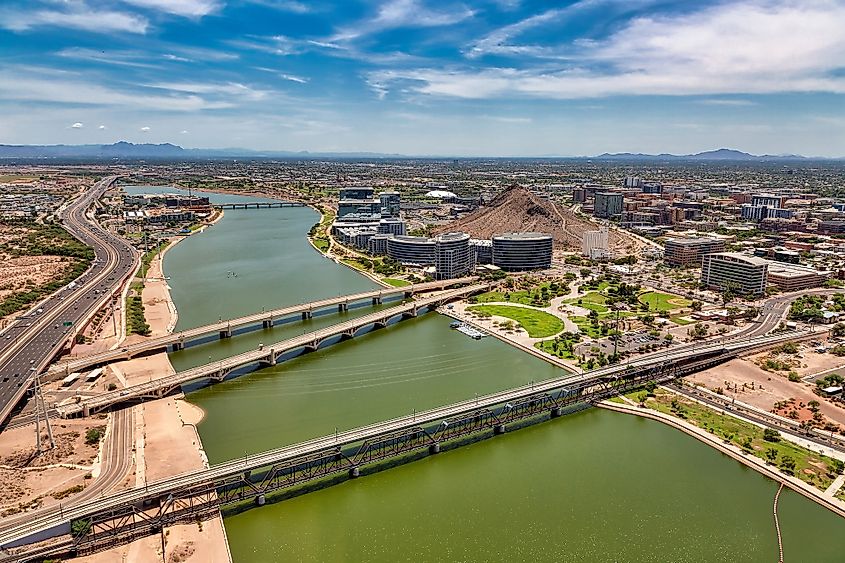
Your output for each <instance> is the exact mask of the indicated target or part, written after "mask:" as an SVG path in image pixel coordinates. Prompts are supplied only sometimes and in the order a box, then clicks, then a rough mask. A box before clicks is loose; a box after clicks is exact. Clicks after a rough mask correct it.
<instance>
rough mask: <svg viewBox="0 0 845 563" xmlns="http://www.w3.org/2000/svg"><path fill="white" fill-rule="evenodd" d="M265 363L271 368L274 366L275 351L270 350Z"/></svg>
mask: <svg viewBox="0 0 845 563" xmlns="http://www.w3.org/2000/svg"><path fill="white" fill-rule="evenodd" d="M267 363H268V364H269V365H271V366H274V365H276V351H275V350H274V349H272V348H270V355H269V356H268V357H267Z"/></svg>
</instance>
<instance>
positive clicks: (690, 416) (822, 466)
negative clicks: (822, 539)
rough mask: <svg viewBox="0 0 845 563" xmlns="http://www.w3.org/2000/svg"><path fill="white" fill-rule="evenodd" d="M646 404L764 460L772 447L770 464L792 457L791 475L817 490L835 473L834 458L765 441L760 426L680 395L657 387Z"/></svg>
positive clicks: (784, 444)
mask: <svg viewBox="0 0 845 563" xmlns="http://www.w3.org/2000/svg"><path fill="white" fill-rule="evenodd" d="M672 399H676V400H677V403H676V404H677V407H678V408H673V406H672ZM635 400H636V399H635ZM646 406H647V407H649V408H651V409H654V410H656V411H659V412H662V413H666V414H670V415H673V416H680V417H681V418H685V419H686V420H688V421H689V422H691V423H693V424H695V425H696V426H698V427H699V428H703V429H704V430H707V431H709V432H710V433H711V434H714V435H715V436H718V437H719V438H721V439H723V440H724V441H726V442H731V443H733V444H734V445H736V446H739V447H741V448H743V449H744V450H745V451H746V452H747V453H748V454H750V455H754V456H756V457H759V458H760V459H764V460H765V459H766V455H765V454H766V451H767V450H769V449H774V450H776V451H777V457H776V458H775V462H774V465H779V464H780V461H781V459H783V457H784V456H789V457H791V458H792V459H794V460H795V470H794V473H795V476H796V477H798V478H799V479H801V480H803V481H806V482H807V483H809V484H811V485H813V486H815V487H818V488H819V489H821V490H824V489H826V488H827V487H828V486H829V485H830V484H831V483H832V482H833V479H834V478H835V477H836V470H835V469H834V460H832V459H831V458H829V457H826V456H823V455H821V454H818V453H815V452H812V451H810V450H808V449H806V448H801V447H799V446H796V445H795V444H793V443H791V442H787V441H786V440H784V439H782V438H781V440H780V441H778V442H767V441H765V440H763V430H762V429H761V428H758V427H757V426H754V425H753V424H750V423H748V422H745V421H742V420H739V419H738V418H734V417H732V416H729V415H723V414H719V413H717V412H716V411H714V410H712V409H710V408H708V407H705V406H703V405H701V404H699V403H696V402H694V401H691V400H689V399H686V398H684V397H679V396H678V395H675V394H673V393H666V392H663V391H658V392H657V396H656V397H655V398H654V399H649V400H648V402H647V403H646ZM749 440H750V442H749Z"/></svg>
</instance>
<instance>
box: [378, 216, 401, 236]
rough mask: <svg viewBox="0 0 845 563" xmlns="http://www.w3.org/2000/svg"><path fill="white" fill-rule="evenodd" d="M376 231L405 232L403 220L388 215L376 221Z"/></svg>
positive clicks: (383, 232) (393, 233)
mask: <svg viewBox="0 0 845 563" xmlns="http://www.w3.org/2000/svg"><path fill="white" fill-rule="evenodd" d="M378 232H379V233H382V234H391V235H404V234H407V227H406V225H405V221H403V220H401V219H397V218H395V217H388V218H386V219H382V220H380V221H379V222H378Z"/></svg>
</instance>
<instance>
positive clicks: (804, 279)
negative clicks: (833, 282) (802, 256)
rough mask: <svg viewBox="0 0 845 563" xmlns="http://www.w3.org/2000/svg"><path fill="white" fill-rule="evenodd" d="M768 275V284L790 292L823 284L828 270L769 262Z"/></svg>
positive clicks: (828, 274) (827, 276)
mask: <svg viewBox="0 0 845 563" xmlns="http://www.w3.org/2000/svg"><path fill="white" fill-rule="evenodd" d="M768 276H769V284H770V285H773V286H775V287H777V288H778V289H780V290H781V291H785V292H790V291H798V290H801V289H810V288H811V287H819V286H821V285H824V282H825V281H827V279H828V278H829V277H830V272H820V271H818V270H814V269H813V268H808V267H806V266H798V265H796V264H785V263H782V262H770V263H769V274H768Z"/></svg>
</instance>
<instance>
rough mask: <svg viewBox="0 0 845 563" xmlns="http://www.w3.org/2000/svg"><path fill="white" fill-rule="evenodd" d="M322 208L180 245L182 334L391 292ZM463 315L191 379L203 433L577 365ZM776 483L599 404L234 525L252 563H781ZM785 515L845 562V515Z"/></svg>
mask: <svg viewBox="0 0 845 563" xmlns="http://www.w3.org/2000/svg"><path fill="white" fill-rule="evenodd" d="M167 190H170V191H172V189H170V188H168V189H167ZM136 191H138V190H136ZM140 191H150V190H149V189H147V188H144V189H141V190H140ZM212 197H213V199H214V200H216V201H222V200H226V201H237V200H240V201H243V200H245V199H248V200H254V199H255V198H239V197H238V196H212ZM316 219H317V215H316V214H315V213H314V212H313V211H312V210H310V209H307V208H296V209H272V210H231V211H230V210H227V211H226V215H225V217H224V219H223V220H222V221H220V222H219V223H218V224H217V225H215V226H213V227H212V228H210V229H208V230H207V231H206V232H204V233H203V234H201V235H193V236H191V237H190V238H189V239H188V240H186V241H184V242H182V243H181V244H179V245H177V246H176V247H174V248H173V249H172V250H171V251H170V252H168V253H167V255H166V257H165V260H164V267H165V274H166V275H167V276H169V277H170V278H171V280H170V285H171V287H172V294H173V298H174V301H175V303H176V307H177V309H178V311H179V315H180V317H179V325H178V327H177V330H178V329H179V328H187V327H190V326H196V325H199V324H203V323H206V322H210V321H215V320H217V319H218V318H221V317H222V318H227V317H231V316H237V315H242V314H246V313H251V312H255V311H257V310H260V309H261V308H262V307H279V306H284V305H290V304H294V303H299V302H304V301H310V300H314V299H319V298H324V297H329V296H333V295H338V294H341V293H351V292H356V291H363V290H366V289H369V288H371V287H373V284H372V282H371V281H369V280H367V279H366V278H364V277H362V276H359V275H358V274H356V273H355V272H352V271H350V270H349V269H348V268H346V267H344V266H340V265H337V264H335V263H333V262H332V261H330V260H327V259H326V258H324V257H322V256H320V255H319V254H318V253H317V252H316V251H315V250H313V249H312V248H311V247H310V245H308V243H307V240H306V239H305V233H306V232H307V231H308V229H309V228H310V226H311V225H312V224H313V223H314V222H315V221H316ZM229 272H236V273H237V274H238V275H237V276H236V277H234V276H232V275H231V274H229ZM385 306H389V304H388V305H385ZM371 310H372V309H371V308H370V307H368V306H367V307H362V308H359V309H355V310H352V311H350V313H349V315H356V314H364V313H366V312H368V311H371ZM337 320H338V315H336V314H332V315H325V316H322V317H318V318H315V319H314V320H313V321H309V323H300V322H292V323H288V324H286V325H284V326H281V327H277V328H274V329H273V330H271V331H256V332H255V333H250V334H249V335H244V336H237V337H235V338H233V339H231V340H227V341H220V342H217V341H215V342H211V343H208V344H205V345H202V346H198V347H196V348H192V349H188V350H185V351H183V352H179V353H176V354H172V355H171V358H172V360H173V362H174V365H175V366H176V367H177V369H185V368H187V367H190V366H192V365H197V364H199V363H204V362H206V361H208V360H209V357H210V358H212V359H216V358H218V357H222V355H225V354H226V353H228V352H231V351H233V350H238V351H240V350H242V349H248V348H250V347H254V346H255V345H256V342H258V341H261V342H263V343H267V342H270V341H274V340H277V339H281V338H285V337H289V336H288V335H292V334H298V333H301V332H303V331H305V330H313V328H315V327H317V326H323V325H324V324H327V323H331V322H336V321H337ZM448 322H449V321H448V319H446V318H444V317H440V316H438V315H436V314H428V315H424V316H422V317H420V318H418V319H414V320H408V321H403V322H401V323H397V324H395V325H392V326H390V327H388V328H387V329H383V330H378V331H373V332H372V333H369V334H366V335H363V336H362V337H359V338H355V339H353V340H351V341H348V342H344V343H341V344H338V345H335V346H332V347H330V348H327V349H324V350H319V351H317V352H314V353H311V354H307V355H303V356H300V357H297V358H294V359H291V360H288V361H286V362H284V363H282V364H279V365H277V366H275V367H273V368H268V369H264V370H261V371H259V372H255V373H252V374H249V375H246V376H242V377H239V378H236V379H232V380H230V381H227V382H224V383H222V384H219V385H215V386H211V387H207V388H203V389H199V390H196V391H194V392H192V393H190V394H189V396H188V398H189V400H191V401H192V402H194V403H195V404H197V405H198V406H200V407H202V408H203V409H204V410H205V412H206V416H205V419H204V420H203V422H202V423H201V424H200V425H199V431H200V434H201V437H202V440H203V445H204V447H205V449H206V452H207V454H208V457H209V460H210V461H211V462H212V463H215V462H219V461H223V460H225V459H231V458H236V457H240V456H242V455H248V454H249V453H251V452H256V451H261V450H265V449H268V448H272V447H278V446H282V445H285V444H290V443H295V442H298V441H301V440H305V439H308V438H313V437H315V436H318V435H327V434H331V433H332V432H334V431H335V429H338V430H343V429H347V428H353V427H356V426H360V425H362V424H366V423H370V422H375V421H378V420H382V419H385V418H390V417H394V416H399V415H402V414H408V413H411V412H413V410H414V409H416V410H422V409H426V408H430V407H433V406H436V405H440V404H444V403H448V402H452V401H456V400H461V399H466V398H471V397H472V396H473V394H475V393H478V394H485V393H490V392H493V391H496V390H499V389H504V388H507V387H512V386H514V385H520V384H524V383H528V382H529V381H532V380H533V381H537V380H540V379H544V378H548V377H554V376H558V375H560V374H561V372H560V371H558V370H556V369H554V368H552V367H551V366H550V365H549V364H546V363H545V362H542V361H541V360H538V359H536V358H534V357H533V356H530V355H527V354H524V353H521V352H519V351H518V350H516V349H514V348H511V347H509V346H507V345H505V344H503V343H501V342H499V341H497V340H495V339H492V338H486V339H483V340H481V341H475V340H472V339H470V338H468V337H466V336H464V335H461V334H459V333H456V332H454V331H451V330H449V329H448ZM239 341H240V342H239ZM776 490H777V486H776V484H775V483H774V482H772V481H770V480H768V479H766V478H764V477H762V476H761V475H759V474H758V473H756V472H754V471H752V470H750V469H747V468H746V467H745V466H743V465H741V464H739V463H737V462H735V461H733V460H731V459H730V458H728V457H726V456H724V455H722V454H720V453H718V452H716V451H714V450H712V449H710V448H709V447H707V446H705V445H703V444H701V443H699V442H698V441H696V440H695V439H693V438H691V437H689V436H686V435H685V434H682V433H680V432H678V431H676V430H674V429H671V428H668V427H666V426H664V425H661V424H660V423H657V422H653V421H647V420H642V419H638V418H635V417H631V416H627V415H621V414H616V413H611V412H607V411H601V410H598V409H593V410H589V411H584V412H580V413H577V414H573V415H569V416H566V417H562V418H560V419H557V420H555V421H553V422H549V423H544V424H541V425H537V426H534V427H531V428H527V429H522V430H519V431H516V432H512V433H509V434H506V435H504V436H499V437H496V438H494V439H489V440H485V441H482V442H479V443H476V444H473V445H471V446H467V447H464V448H459V449H457V450H453V451H449V452H444V453H442V454H440V455H437V456H433V457H429V458H426V459H423V460H421V461H417V462H414V463H410V464H407V465H404V466H401V467H397V468H393V469H390V470H387V471H384V472H381V473H378V474H375V475H368V476H366V477H363V478H361V479H358V480H354V481H349V482H345V483H343V484H341V485H338V486H335V487H331V488H328V489H325V490H322V491H318V492H314V493H310V494H307V495H304V496H301V497H298V498H295V499H291V500H287V501H284V502H280V503H278V504H274V505H268V506H265V507H262V508H260V509H254V510H250V511H247V512H245V513H243V514H240V515H237V516H233V517H229V518H227V519H226V520H225V525H226V530H227V534H228V537H229V543H230V547H231V551H232V555H233V558H234V560H235V561H236V562H237V563H242V562H243V563H246V562H264V561H267V562H271V561H386V562H387V561H500V560H505V559H510V560H538V561H654V562H670V561H678V562H681V561H683V562H686V561H689V562H698V561H761V562H770V561H776V560H777V542H776V536H775V529H774V523H773V520H772V500H773V498H774V494H775V491H776ZM779 514H780V519H781V527H782V531H783V535H784V549H785V558H786V561H808V562H828V561H830V562H835V561H836V562H838V561H843V560H845V556H843V554H845V536H843V531H845V523H843V521H842V520H841V519H840V518H838V517H837V516H835V515H833V514H832V513H829V512H827V511H826V510H824V509H822V508H820V507H818V506H817V505H815V504H814V503H812V502H810V501H808V500H806V499H804V498H803V497H800V496H798V495H796V494H794V493H792V492H790V491H784V493H783V494H782V495H781V501H780V511H779Z"/></svg>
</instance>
